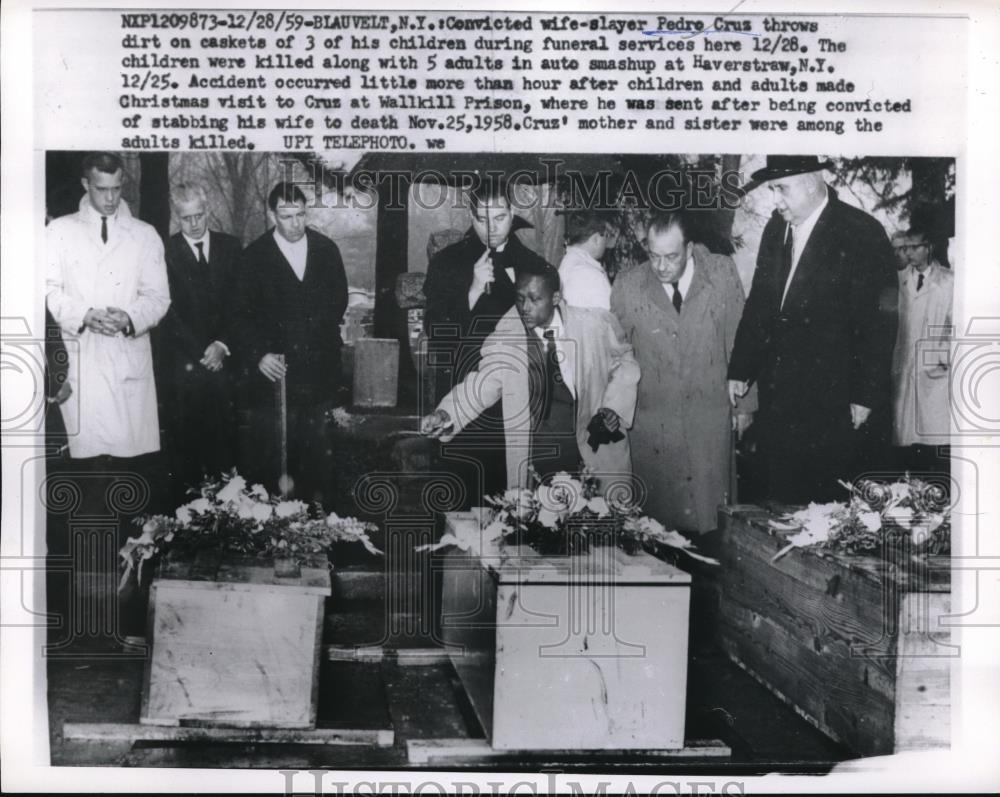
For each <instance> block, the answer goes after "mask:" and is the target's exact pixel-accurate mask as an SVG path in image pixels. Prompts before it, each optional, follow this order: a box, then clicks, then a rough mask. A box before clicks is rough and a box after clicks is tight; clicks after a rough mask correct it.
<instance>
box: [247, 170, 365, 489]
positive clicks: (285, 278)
mask: <svg viewBox="0 0 1000 797" xmlns="http://www.w3.org/2000/svg"><path fill="white" fill-rule="evenodd" d="M267 206H268V219H269V220H270V221H271V222H272V223H273V224H274V228H273V229H271V230H268V231H267V232H266V233H264V235H262V236H261V237H260V238H258V239H257V240H256V241H254V242H253V243H252V244H250V245H249V246H248V247H247V248H246V250H245V251H244V253H243V263H242V271H241V274H240V281H239V290H238V291H237V321H236V323H237V327H238V329H239V336H238V339H237V348H238V350H239V358H240V361H241V363H242V380H243V381H242V385H241V404H242V406H243V408H244V409H243V411H242V413H241V415H242V419H241V425H243V427H244V429H243V432H244V433H245V437H244V443H243V444H241V449H242V450H241V463H242V464H241V466H240V468H241V472H245V474H246V475H247V476H248V478H252V479H255V480H258V481H263V482H264V483H265V484H266V485H267V486H269V487H270V488H272V489H273V488H274V487H275V486H280V487H282V488H283V489H284V490H285V491H286V492H289V493H291V494H294V496H295V497H296V498H299V499H301V500H305V501H320V502H326V503H330V502H331V501H332V500H333V499H334V497H335V496H334V489H335V484H336V481H335V474H334V466H333V462H334V451H333V449H334V446H333V444H332V440H331V437H330V434H331V419H330V417H329V413H330V410H332V409H333V407H334V404H335V401H336V397H337V389H338V387H339V386H340V371H341V359H340V357H341V354H340V353H341V346H342V343H343V342H342V340H341V337H340V322H341V320H342V319H343V316H344V311H345V310H346V309H347V276H346V274H345V273H344V263H343V260H342V259H341V257H340V250H339V249H337V245H336V244H335V243H334V242H333V241H331V240H330V239H329V238H327V237H326V236H325V235H322V234H320V233H318V232H316V231H315V230H313V229H312V228H310V227H307V226H306V198H305V195H304V194H303V193H302V191H301V190H300V189H299V188H298V187H297V186H295V185H294V184H292V183H279V184H278V185H276V186H275V187H274V189H273V190H272V191H271V193H270V195H269V196H268V199H267ZM282 383H283V384H284V391H285V397H286V402H287V443H288V450H287V472H285V473H281V472H280V468H279V467H278V463H279V462H280V453H279V439H278V434H277V429H278V426H277V422H278V413H279V407H278V403H277V395H278V390H280V386H281V384H282ZM276 388H278V390H276Z"/></svg>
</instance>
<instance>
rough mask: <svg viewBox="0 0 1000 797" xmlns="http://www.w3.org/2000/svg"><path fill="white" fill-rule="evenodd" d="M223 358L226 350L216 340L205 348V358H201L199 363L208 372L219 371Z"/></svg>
mask: <svg viewBox="0 0 1000 797" xmlns="http://www.w3.org/2000/svg"><path fill="white" fill-rule="evenodd" d="M225 358H226V349H225V347H224V346H223V345H222V344H221V343H219V341H217V340H216V341H213V342H212V343H209V344H208V346H206V347H205V356H204V357H202V358H201V361H200V362H201V364H202V365H204V366H205V367H206V368H207V369H208V370H209V371H221V370H222V365H223V363H224V362H225Z"/></svg>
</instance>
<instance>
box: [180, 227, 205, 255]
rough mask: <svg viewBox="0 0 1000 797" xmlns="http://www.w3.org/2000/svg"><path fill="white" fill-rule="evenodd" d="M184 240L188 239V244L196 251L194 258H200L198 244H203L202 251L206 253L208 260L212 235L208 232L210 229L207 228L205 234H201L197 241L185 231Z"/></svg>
mask: <svg viewBox="0 0 1000 797" xmlns="http://www.w3.org/2000/svg"><path fill="white" fill-rule="evenodd" d="M181 235H182V236H184V240H185V241H187V245H188V246H190V247H191V251H192V252H193V253H194V259H195V260H197V259H198V244H201V248H202V251H203V252H204V253H205V261H206V262H208V239H209V238H210V237H211V236H210V235H209V234H208V230H205V234H204V235H203V236H201V238H199V239H198V240H197V241H196V240H195V239H194V238H188V237H187V236H186V235H184V233H181Z"/></svg>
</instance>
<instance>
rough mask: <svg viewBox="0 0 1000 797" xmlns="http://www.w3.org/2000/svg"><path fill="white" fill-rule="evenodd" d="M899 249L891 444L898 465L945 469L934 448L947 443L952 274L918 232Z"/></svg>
mask: <svg viewBox="0 0 1000 797" xmlns="http://www.w3.org/2000/svg"><path fill="white" fill-rule="evenodd" d="M900 248H901V249H902V250H903V252H904V254H905V256H906V258H907V266H906V268H904V269H903V270H902V271H900V272H899V332H898V335H897V337H896V348H895V351H894V353H893V359H892V386H893V405H894V407H893V408H894V413H893V444H894V445H895V446H897V447H898V449H897V453H898V464H899V466H900V467H901V468H905V469H908V470H913V471H925V470H947V469H948V464H949V463H948V456H947V453H945V452H939V448H940V447H941V446H946V445H948V443H949V441H950V437H949V435H950V421H951V406H950V401H949V399H950V395H949V379H950V376H951V370H950V366H949V356H948V355H949V337H950V334H951V333H950V329H951V325H952V312H951V304H952V295H953V293H954V286H955V276H954V274H952V272H951V269H949V268H946V267H945V266H942V265H941V264H940V263H938V262H937V261H936V260H934V258H933V257H932V256H931V249H930V241H929V240H928V238H927V235H926V234H925V233H924V232H923V231H921V230H911V231H909V232H908V233H907V234H906V236H905V238H904V239H903V241H902V243H901V246H900ZM939 453H944V457H943V458H941V457H939V456H938V454H939Z"/></svg>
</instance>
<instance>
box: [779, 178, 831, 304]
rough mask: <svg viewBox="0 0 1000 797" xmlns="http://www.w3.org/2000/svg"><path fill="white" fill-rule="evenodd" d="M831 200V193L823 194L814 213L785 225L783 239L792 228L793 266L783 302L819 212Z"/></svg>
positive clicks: (782, 294) (786, 238) (786, 237)
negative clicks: (797, 222)
mask: <svg viewBox="0 0 1000 797" xmlns="http://www.w3.org/2000/svg"><path fill="white" fill-rule="evenodd" d="M829 201H830V194H829V192H827V193H826V194H824V196H823V201H822V202H820V203H819V207H817V208H816V209H815V210H814V211H813V212H812V213H810V214H809V215H808V216H807V217H806V218H805V219H804V220H803V221H802V222H801V223H800V224H798V225H794V224H786V225H785V237H784V238H783V239H782V240H786V241H787V240H788V229H789V227H791V229H792V234H793V238H792V268H791V270H790V271H789V272H788V281H787V282H785V290H783V291H782V292H781V303H782V304H784V303H785V296H787V295H788V286H789V285H791V284H792V277H794V276H795V269H797V268H798V267H799V258H800V257H802V251H803V250H804V249H805V248H806V244H807V243H808V242H809V236H810V235H812V231H813V227H815V226H816V222H817V221H818V220H819V214H820V213H822V212H823V208H825V207H826V206H827V203H829Z"/></svg>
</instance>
